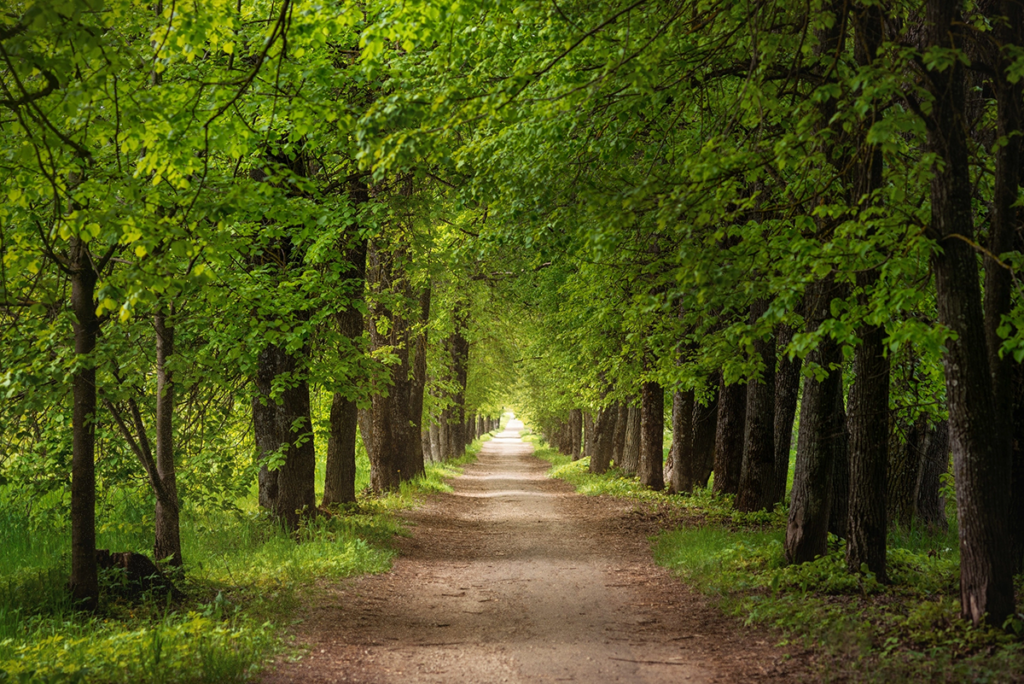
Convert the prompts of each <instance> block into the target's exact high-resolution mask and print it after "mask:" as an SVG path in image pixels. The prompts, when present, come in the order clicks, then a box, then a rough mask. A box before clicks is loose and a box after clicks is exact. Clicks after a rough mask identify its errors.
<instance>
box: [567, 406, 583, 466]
mask: <svg viewBox="0 0 1024 684" xmlns="http://www.w3.org/2000/svg"><path fill="white" fill-rule="evenodd" d="M569 432H570V434H571V435H572V447H571V449H572V453H571V454H570V456H572V460H574V461H578V460H579V458H580V455H581V453H582V448H583V411H581V410H580V409H572V410H571V411H569Z"/></svg>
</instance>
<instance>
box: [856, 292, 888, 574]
mask: <svg viewBox="0 0 1024 684" xmlns="http://www.w3.org/2000/svg"><path fill="white" fill-rule="evenodd" d="M875 277H876V275H875V274H874V273H861V274H859V275H858V280H864V281H865V284H873V282H874V280H875ZM869 281H870V282H869ZM860 338H861V344H860V345H859V346H858V347H857V349H856V351H855V352H854V361H853V373H854V382H853V387H852V389H851V390H850V413H849V416H848V418H847V420H848V424H849V426H850V489H849V491H850V504H849V524H848V527H847V544H846V565H847V567H848V568H849V569H850V571H851V572H860V570H861V567H862V566H864V565H866V566H867V569H868V570H870V571H871V572H873V573H874V574H875V577H876V578H877V579H878V581H880V582H885V581H887V575H886V565H885V550H886V534H887V531H888V524H887V521H886V502H885V496H884V493H885V490H886V481H887V474H886V466H887V464H888V460H889V453H888V439H889V435H888V425H887V420H886V417H887V416H888V414H889V358H888V357H887V356H886V354H885V352H886V349H885V329H884V328H882V327H880V326H871V325H865V326H862V327H861V329H860Z"/></svg>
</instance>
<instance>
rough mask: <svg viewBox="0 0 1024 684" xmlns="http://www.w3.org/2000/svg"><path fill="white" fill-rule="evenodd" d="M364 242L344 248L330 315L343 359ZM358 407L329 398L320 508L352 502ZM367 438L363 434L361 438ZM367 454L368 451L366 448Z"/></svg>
mask: <svg viewBox="0 0 1024 684" xmlns="http://www.w3.org/2000/svg"><path fill="white" fill-rule="evenodd" d="M349 197H350V198H351V199H352V200H353V203H355V204H356V205H359V204H362V203H363V202H365V201H366V200H367V196H366V185H365V183H357V184H355V185H354V187H353V189H352V190H351V191H350V193H349ZM366 249H367V245H366V239H365V238H363V237H357V238H356V239H355V240H354V242H353V243H352V244H351V245H350V246H347V247H346V251H347V254H346V257H347V261H348V262H349V270H348V273H347V274H346V275H347V278H346V279H345V281H344V285H343V286H344V287H345V288H346V289H347V290H348V291H349V292H350V295H349V303H348V306H347V307H346V308H345V310H344V311H339V312H337V313H336V314H335V315H334V321H335V325H337V326H338V332H339V333H340V334H341V336H342V337H343V338H344V339H345V340H346V345H347V347H348V348H347V349H346V350H345V351H346V352H347V354H345V355H346V356H347V355H352V356H355V355H356V354H358V353H360V352H361V350H360V349H359V339H360V338H361V336H362V333H363V326H364V321H363V314H362V312H361V310H360V309H359V307H358V306H356V302H358V301H364V300H365V297H366V295H365V289H366ZM358 424H359V407H358V406H357V405H356V402H355V400H354V399H352V398H351V397H350V396H349V395H348V394H347V393H342V392H335V393H334V396H333V397H332V398H331V429H330V434H329V435H328V438H327V461H326V463H325V466H324V496H323V499H322V500H321V503H322V505H323V506H324V507H325V508H326V507H328V506H336V505H338V504H342V503H353V502H355V500H356V430H357V426H358ZM366 434H368V433H367V432H364V442H365V436H366ZM367 453H369V448H368V447H367Z"/></svg>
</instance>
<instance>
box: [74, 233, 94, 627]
mask: <svg viewBox="0 0 1024 684" xmlns="http://www.w3.org/2000/svg"><path fill="white" fill-rule="evenodd" d="M70 257H71V258H70V259H69V266H70V269H69V270H70V271H71V309H72V311H74V314H75V321H74V330H75V354H77V355H78V356H85V355H88V354H91V353H92V352H93V350H94V349H95V348H96V337H97V335H98V334H99V329H100V324H99V320H98V319H97V318H96V301H95V291H96V280H97V274H96V271H95V270H94V269H93V263H92V259H91V257H90V255H89V252H88V248H87V247H86V245H85V243H84V242H81V241H80V240H78V239H77V238H73V239H72V240H71V251H70ZM72 396H73V402H74V406H73V408H72V413H71V580H70V583H69V585H70V588H71V597H72V599H73V600H74V601H75V605H76V607H78V608H82V609H84V610H96V608H97V606H98V604H99V594H100V589H99V576H98V573H97V570H96V461H95V449H96V423H95V418H96V366H95V365H94V364H93V363H92V360H91V359H90V360H88V361H83V362H82V363H79V364H78V366H77V369H76V370H75V374H74V378H73V380H72Z"/></svg>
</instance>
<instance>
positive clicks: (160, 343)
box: [153, 310, 183, 567]
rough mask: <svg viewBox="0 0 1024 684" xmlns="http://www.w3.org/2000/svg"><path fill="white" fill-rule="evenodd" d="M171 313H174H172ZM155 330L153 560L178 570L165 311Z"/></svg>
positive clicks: (169, 331) (170, 340) (170, 330)
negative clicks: (154, 541) (157, 487)
mask: <svg viewBox="0 0 1024 684" xmlns="http://www.w3.org/2000/svg"><path fill="white" fill-rule="evenodd" d="M172 313H173V310H172ZM153 327H154V328H155V330H156V475H157V478H158V479H159V481H160V487H159V491H158V492H157V497H156V514H155V516H154V525H153V527H154V531H155V532H156V543H155V544H154V547H153V557H154V558H156V560H167V562H168V564H169V565H172V566H176V567H181V565H182V562H183V561H182V557H181V529H180V526H179V524H178V511H179V505H178V481H177V473H176V472H175V468H174V373H173V371H171V369H169V368H168V367H167V359H168V358H170V357H171V356H173V355H174V327H173V326H168V325H167V316H166V313H165V312H164V311H162V310H161V311H160V312H158V313H157V314H156V315H155V316H154V317H153Z"/></svg>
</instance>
